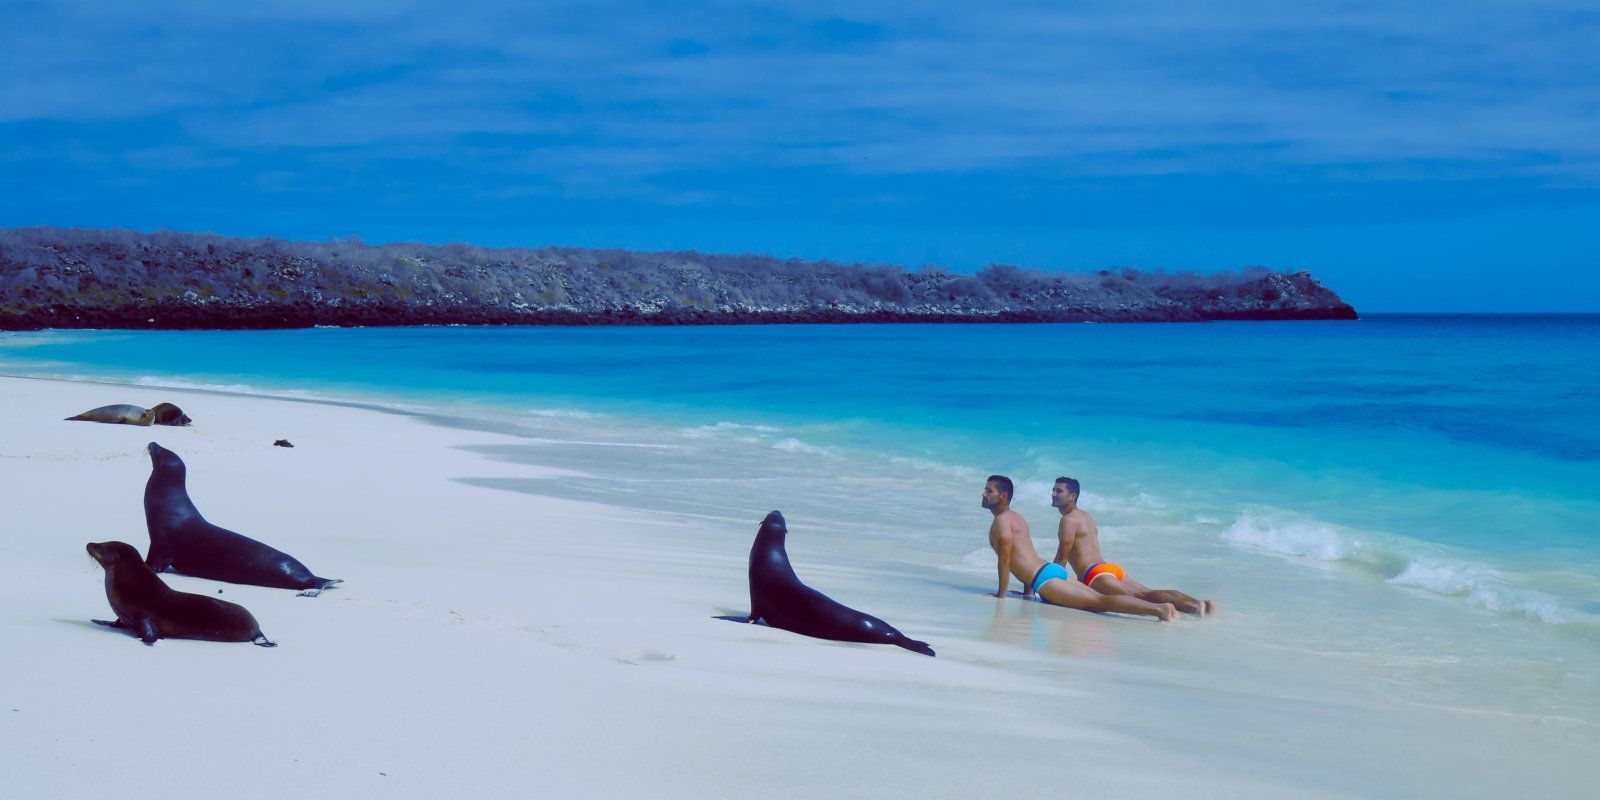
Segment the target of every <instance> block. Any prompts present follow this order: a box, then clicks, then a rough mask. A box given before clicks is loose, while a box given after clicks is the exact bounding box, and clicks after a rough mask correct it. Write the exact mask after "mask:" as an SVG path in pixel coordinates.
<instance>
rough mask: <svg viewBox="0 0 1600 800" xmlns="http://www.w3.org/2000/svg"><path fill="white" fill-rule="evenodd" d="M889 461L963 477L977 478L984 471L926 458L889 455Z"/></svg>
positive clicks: (926, 470)
mask: <svg viewBox="0 0 1600 800" xmlns="http://www.w3.org/2000/svg"><path fill="white" fill-rule="evenodd" d="M889 463H891V464H896V465H899V466H903V467H910V468H912V469H917V470H922V471H925V472H937V473H940V474H943V475H950V476H952V477H957V478H962V479H973V480H976V479H977V478H981V477H982V473H980V471H979V470H976V469H973V468H972V467H962V466H957V465H955V464H946V463H943V462H940V461H930V460H928V459H925V458H913V457H910V456H889Z"/></svg>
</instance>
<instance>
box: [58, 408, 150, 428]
mask: <svg viewBox="0 0 1600 800" xmlns="http://www.w3.org/2000/svg"><path fill="white" fill-rule="evenodd" d="M67 421H69V422H107V423H110V424H112V425H151V424H154V423H155V421H156V411H155V409H153V408H145V407H144V406H130V405H127V404H119V405H114V406H101V407H99V408H91V409H89V410H88V411H85V412H83V413H82V414H79V415H77V416H75V417H67Z"/></svg>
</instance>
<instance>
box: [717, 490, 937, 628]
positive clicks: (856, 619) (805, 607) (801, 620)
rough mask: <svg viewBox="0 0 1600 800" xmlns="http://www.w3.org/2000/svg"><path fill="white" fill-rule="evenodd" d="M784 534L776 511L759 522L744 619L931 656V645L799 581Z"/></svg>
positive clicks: (782, 521) (786, 534) (781, 521)
mask: <svg viewBox="0 0 1600 800" xmlns="http://www.w3.org/2000/svg"><path fill="white" fill-rule="evenodd" d="M788 533H789V526H788V524H787V523H786V522H785V521H784V519H783V515H782V514H780V513H778V512H776V511H774V512H772V513H771V514H768V515H767V518H766V519H764V520H762V521H761V529H760V530H759V531H757V533H756V541H755V544H753V545H751V547H750V617H749V618H748V619H746V620H745V621H746V622H755V621H756V620H758V619H760V620H765V621H766V623H767V624H768V625H771V626H772V627H774V628H783V629H784V630H788V631H794V632H795V633H800V634H804V635H806V636H815V637H817V638H818V639H834V640H837V641H841V642H866V643H868V644H892V645H896V646H898V647H904V648H905V649H907V650H912V651H915V652H918V653H922V654H923V655H929V656H931V655H933V648H931V647H929V646H928V645H927V643H926V642H919V641H917V640H915V639H911V638H908V637H907V636H906V635H905V634H903V633H901V632H900V631H898V630H895V627H894V626H893V625H890V624H889V623H887V622H884V621H883V620H881V619H878V618H877V617H874V616H872V615H871V614H863V613H861V612H860V611H857V610H855V609H853V608H850V607H848V606H845V605H842V604H840V603H838V602H836V601H834V600H833V599H831V598H829V597H828V596H827V595H825V594H823V593H821V592H819V591H817V590H816V589H813V588H811V587H809V586H807V585H805V584H803V583H801V582H800V578H799V577H798V576H796V575H795V574H794V568H793V567H791V566H790V565H789V553H788V551H787V550H786V549H785V548H784V539H785V537H786V536H788Z"/></svg>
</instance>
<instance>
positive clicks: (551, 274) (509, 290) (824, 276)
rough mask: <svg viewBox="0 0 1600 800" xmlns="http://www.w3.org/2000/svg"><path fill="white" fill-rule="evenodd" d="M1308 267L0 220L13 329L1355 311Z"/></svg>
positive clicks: (1194, 316)
mask: <svg viewBox="0 0 1600 800" xmlns="http://www.w3.org/2000/svg"><path fill="white" fill-rule="evenodd" d="M1355 316H1356V313H1355V310H1354V309H1353V308H1351V307H1350V306H1349V304H1347V303H1345V302H1344V301H1342V300H1340V299H1339V297H1338V295H1336V294H1334V293H1333V292H1332V291H1329V290H1328V289H1327V288H1325V287H1323V286H1322V284H1320V283H1318V282H1317V281H1316V280H1314V279H1313V278H1312V277H1311V276H1310V274H1308V273H1305V272H1297V273H1294V274H1286V273H1278V272H1270V271H1268V270H1265V269H1260V268H1253V269H1246V270H1243V271H1240V272H1236V273H1228V274H1222V275H1206V276H1200V275H1195V274H1193V273H1178V274H1173V275H1169V274H1166V273H1160V272H1157V273H1140V272H1138V271H1136V270H1131V269H1128V270H1120V271H1116V272H1112V271H1109V270H1105V271H1101V272H1098V273H1091V274H1083V275H1079V274H1064V273H1047V272H1040V271H1036V270H1028V269H1021V268H1018V267H1012V266H1004V265H996V266H991V267H987V268H985V269H983V270H981V271H980V272H978V274H977V275H957V274H953V273H949V272H945V271H944V270H941V269H937V268H930V269H923V270H918V271H914V272H908V271H906V270H903V269H900V268H898V267H886V266H862V265H848V266H847V265H843V264H836V263H831V262H825V261H812V262H802V261H799V260H796V259H790V260H780V259H776V258H769V257H765V256H726V255H702V254H700V253H694V252H681V253H634V252H629V251H622V250H581V249H573V248H545V249H540V250H526V249H486V248H480V247H472V246H469V245H459V244H452V245H437V246H433V245H419V244H397V245H371V246H369V245H364V244H360V243H359V242H344V241H335V242H325V243H310V242H284V241H279V240H276V239H254V240H247V239H229V238H224V237H220V236H210V235H204V234H183V233H168V232H161V233H150V234H146V233H136V232H132V231H122V230H82V229H59V228H20V229H9V230H5V229H0V329H10V330H21V329H34V328H297V327H307V326H311V325H345V326H357V325H711V324H739V323H790V322H1085V321H1097V322H1192V321H1200V320H1219V319H1354V318H1355Z"/></svg>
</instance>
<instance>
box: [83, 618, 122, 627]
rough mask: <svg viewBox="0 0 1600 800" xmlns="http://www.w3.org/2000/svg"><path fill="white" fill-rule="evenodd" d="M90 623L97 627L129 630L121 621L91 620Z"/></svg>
mask: <svg viewBox="0 0 1600 800" xmlns="http://www.w3.org/2000/svg"><path fill="white" fill-rule="evenodd" d="M89 621H90V622H93V623H94V624H96V625H104V626H106V627H107V628H127V627H128V626H126V625H124V624H122V620H120V619H109V620H107V619H91V620H89Z"/></svg>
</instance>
